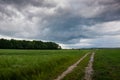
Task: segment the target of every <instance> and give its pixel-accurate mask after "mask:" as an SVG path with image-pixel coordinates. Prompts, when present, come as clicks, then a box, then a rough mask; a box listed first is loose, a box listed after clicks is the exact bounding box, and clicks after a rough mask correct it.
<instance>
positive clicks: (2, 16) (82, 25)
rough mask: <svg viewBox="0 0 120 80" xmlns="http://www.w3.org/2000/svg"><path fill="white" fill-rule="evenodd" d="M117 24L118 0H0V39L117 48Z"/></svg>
mask: <svg viewBox="0 0 120 80" xmlns="http://www.w3.org/2000/svg"><path fill="white" fill-rule="evenodd" d="M119 26H120V1H119V0H60V1H59V0H0V37H1V38H2V37H3V38H8V37H9V38H21V39H37V40H45V41H55V42H57V43H60V44H61V45H62V46H63V47H64V48H81V47H120V45H119V44H120V42H119V41H120V28H119Z"/></svg>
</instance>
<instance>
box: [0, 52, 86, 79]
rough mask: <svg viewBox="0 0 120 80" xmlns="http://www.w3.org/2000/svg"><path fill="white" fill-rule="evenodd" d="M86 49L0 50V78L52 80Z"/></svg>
mask: <svg viewBox="0 0 120 80" xmlns="http://www.w3.org/2000/svg"><path fill="white" fill-rule="evenodd" d="M87 52H88V50H0V80H53V79H54V78H56V77H57V76H58V75H59V74H60V73H61V72H63V71H64V70H65V69H67V67H68V66H70V65H71V64H73V63H74V62H76V61H77V60H78V59H79V58H80V57H82V56H83V55H84V54H85V53H87Z"/></svg>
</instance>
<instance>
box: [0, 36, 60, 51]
mask: <svg viewBox="0 0 120 80" xmlns="http://www.w3.org/2000/svg"><path fill="white" fill-rule="evenodd" d="M0 49H50V50H51V49H61V46H59V44H57V43H55V42H43V41H36V40H33V41H27V40H15V39H11V40H7V39H3V38H2V39H0Z"/></svg>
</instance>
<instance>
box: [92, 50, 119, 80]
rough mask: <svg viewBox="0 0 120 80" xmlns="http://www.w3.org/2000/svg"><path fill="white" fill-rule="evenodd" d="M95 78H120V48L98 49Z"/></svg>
mask: <svg viewBox="0 0 120 80" xmlns="http://www.w3.org/2000/svg"><path fill="white" fill-rule="evenodd" d="M93 68H94V76H93V80H120V49H100V50H97V51H96V54H95V60H94V65H93Z"/></svg>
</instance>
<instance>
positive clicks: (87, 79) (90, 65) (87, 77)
mask: <svg viewBox="0 0 120 80" xmlns="http://www.w3.org/2000/svg"><path fill="white" fill-rule="evenodd" d="M94 55H95V53H94V52H93V53H92V55H91V57H90V60H89V63H88V66H87V67H86V69H85V76H84V79H83V80H92V75H93V61H94Z"/></svg>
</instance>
